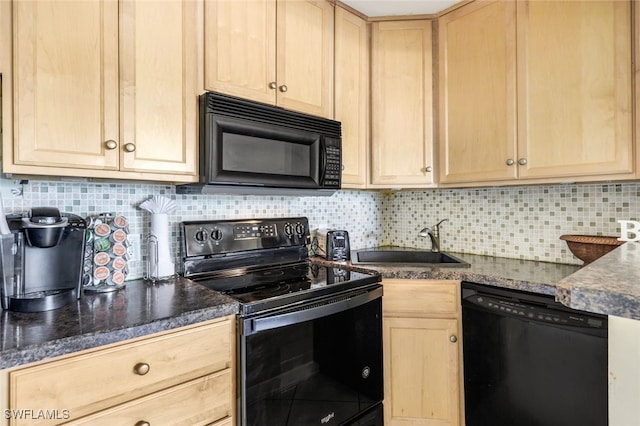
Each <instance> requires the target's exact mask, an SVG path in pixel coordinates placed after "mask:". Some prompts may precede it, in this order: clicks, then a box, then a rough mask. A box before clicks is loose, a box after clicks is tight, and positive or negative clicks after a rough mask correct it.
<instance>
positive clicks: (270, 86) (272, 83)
mask: <svg viewBox="0 0 640 426" xmlns="http://www.w3.org/2000/svg"><path fill="white" fill-rule="evenodd" d="M277 88H278V84H277V83H276V82H275V81H272V82H271V83H269V89H272V90H276V89H277Z"/></svg>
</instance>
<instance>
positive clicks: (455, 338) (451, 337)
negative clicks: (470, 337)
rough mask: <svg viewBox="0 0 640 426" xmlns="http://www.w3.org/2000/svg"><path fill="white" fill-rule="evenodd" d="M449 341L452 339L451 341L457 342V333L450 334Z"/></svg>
mask: <svg viewBox="0 0 640 426" xmlns="http://www.w3.org/2000/svg"><path fill="white" fill-rule="evenodd" d="M449 341H450V342H451V343H455V342H457V341H458V338H457V337H456V336H455V335H451V336H449Z"/></svg>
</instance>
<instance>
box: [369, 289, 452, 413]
mask: <svg viewBox="0 0 640 426" xmlns="http://www.w3.org/2000/svg"><path fill="white" fill-rule="evenodd" d="M382 284H383V288H384V297H383V301H382V309H383V344H384V370H385V371H384V386H385V389H384V411H385V422H384V424H385V425H386V426H396V425H402V426H408V425H415V426H433V425H438V426H456V425H460V424H462V420H461V419H462V418H463V415H462V405H463V404H462V401H463V394H462V374H461V366H462V359H461V356H462V347H461V346H460V345H461V344H462V339H461V331H462V329H461V321H460V282H459V281H434V280H404V279H389V280H383V283H382Z"/></svg>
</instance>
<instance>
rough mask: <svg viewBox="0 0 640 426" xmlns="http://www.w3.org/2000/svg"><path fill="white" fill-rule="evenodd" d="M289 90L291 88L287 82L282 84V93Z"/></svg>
mask: <svg viewBox="0 0 640 426" xmlns="http://www.w3.org/2000/svg"><path fill="white" fill-rule="evenodd" d="M287 90H289V88H288V87H287V86H286V85H285V84H283V85H282V86H280V91H281V92H282V93H284V92H286V91H287Z"/></svg>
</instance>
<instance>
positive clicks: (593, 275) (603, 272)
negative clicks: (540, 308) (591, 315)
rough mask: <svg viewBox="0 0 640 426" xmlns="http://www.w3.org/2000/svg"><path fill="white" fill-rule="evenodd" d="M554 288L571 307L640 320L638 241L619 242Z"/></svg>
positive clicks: (639, 255)
mask: <svg viewBox="0 0 640 426" xmlns="http://www.w3.org/2000/svg"><path fill="white" fill-rule="evenodd" d="M557 288H558V291H557V293H556V298H557V299H558V300H560V301H561V302H562V303H563V304H565V305H567V306H569V307H571V308H574V309H580V310H583V311H589V312H595V313H599V314H606V315H615V316H619V317H625V318H631V319H635V320H640V243H638V242H628V243H625V244H623V245H621V246H620V247H618V248H616V249H615V250H613V251H611V252H609V253H607V254H606V255H604V256H603V257H601V258H599V259H597V260H596V261H594V262H593V263H590V264H588V265H586V266H585V267H584V268H582V269H580V270H579V271H578V272H576V273H575V274H572V275H569V276H568V277H566V278H564V279H562V280H560V282H558V285H557Z"/></svg>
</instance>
